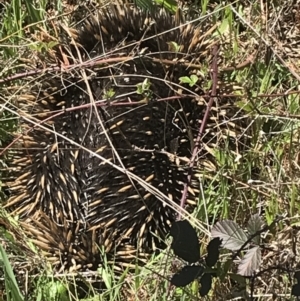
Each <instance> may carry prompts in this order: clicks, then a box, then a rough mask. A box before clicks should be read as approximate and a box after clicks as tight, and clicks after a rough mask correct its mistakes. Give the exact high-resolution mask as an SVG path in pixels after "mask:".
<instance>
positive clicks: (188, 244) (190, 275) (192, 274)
mask: <svg viewBox="0 0 300 301" xmlns="http://www.w3.org/2000/svg"><path fill="white" fill-rule="evenodd" d="M170 234H171V236H172V237H173V242H172V245H171V248H172V249H173V251H174V253H175V255H177V256H178V257H180V258H182V259H183V260H185V261H186V262H188V264H187V265H186V266H184V267H183V268H182V269H181V270H180V271H179V272H178V273H176V274H175V275H173V277H172V278H171V283H172V284H173V285H175V286H176V287H183V286H186V285H188V284H190V283H191V282H193V281H194V280H196V279H198V280H199V283H200V284H201V286H200V289H199V293H200V296H206V295H207V294H208V293H209V291H210V289H211V285H212V278H213V277H214V276H216V270H214V269H213V266H214V265H215V264H216V263H217V261H218V259H219V254H220V253H219V247H220V246H221V240H220V239H219V238H215V239H213V240H211V241H210V242H209V244H208V246H207V256H206V257H205V258H201V256H200V244H199V240H198V237H197V233H196V231H195V229H194V228H193V227H192V226H191V224H190V223H189V222H188V221H186V220H184V221H177V222H175V223H174V224H173V225H172V227H171V230H170Z"/></svg>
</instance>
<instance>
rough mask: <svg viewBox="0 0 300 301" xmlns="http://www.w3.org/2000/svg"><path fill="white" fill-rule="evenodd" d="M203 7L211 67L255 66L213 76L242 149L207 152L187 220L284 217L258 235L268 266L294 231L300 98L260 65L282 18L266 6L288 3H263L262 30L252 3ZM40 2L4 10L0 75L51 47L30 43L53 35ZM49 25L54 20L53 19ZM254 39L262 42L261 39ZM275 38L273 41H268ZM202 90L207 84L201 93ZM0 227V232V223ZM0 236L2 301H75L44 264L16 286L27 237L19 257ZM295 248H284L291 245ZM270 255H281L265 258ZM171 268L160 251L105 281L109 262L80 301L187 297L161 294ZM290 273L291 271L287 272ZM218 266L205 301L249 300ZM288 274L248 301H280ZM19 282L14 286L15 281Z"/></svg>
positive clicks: (7, 123)
mask: <svg viewBox="0 0 300 301" xmlns="http://www.w3.org/2000/svg"><path fill="white" fill-rule="evenodd" d="M209 2H210V1H202V2H201V9H202V14H204V15H206V14H208V13H210V12H211V11H212V9H215V10H216V11H217V12H216V13H215V14H214V18H215V19H216V22H218V35H219V40H220V43H222V45H223V52H222V53H220V54H219V55H220V57H222V59H223V63H222V66H220V68H225V67H235V66H238V65H239V64H240V63H243V62H245V60H247V58H249V56H251V55H252V54H253V53H254V52H255V51H256V50H258V52H257V55H256V57H255V59H254V60H253V61H252V62H251V63H249V64H248V65H247V66H246V67H244V68H242V69H238V70H233V71H230V72H224V73H221V76H222V78H223V80H224V81H226V82H227V83H234V87H235V88H234V89H233V90H232V91H230V94H233V96H232V97H234V98H235V99H236V102H238V105H239V107H240V108H241V109H243V110H244V112H245V114H249V115H250V116H251V117H252V121H253V124H252V132H251V137H250V138H249V139H250V141H251V143H250V147H249V148H247V149H246V151H245V152H244V153H242V154H240V157H239V156H237V155H236V154H232V153H231V152H230V151H229V150H228V148H226V146H225V147H224V148H222V149H215V150H214V156H215V162H216V166H215V167H214V170H213V172H209V171H203V174H204V176H203V180H201V181H200V187H199V190H200V193H199V206H198V207H197V209H196V211H195V212H194V215H193V216H194V217H195V218H197V220H198V221H200V222H201V223H203V225H204V227H205V228H206V229H209V226H210V225H212V224H213V223H214V222H216V221H217V220H220V219H231V220H234V221H236V222H237V223H238V224H240V225H244V224H245V223H246V222H247V221H248V219H249V216H250V215H251V214H254V213H257V212H260V211H261V212H262V215H263V217H264V218H265V220H266V222H267V223H268V224H271V223H272V221H273V220H274V219H275V217H276V216H277V215H285V218H284V220H283V221H282V222H281V223H280V224H279V225H278V226H277V227H276V228H275V229H273V230H272V231H270V232H269V233H268V235H267V237H266V240H267V242H268V244H269V247H270V248H269V249H271V251H270V254H271V255H270V257H271V259H268V260H266V261H264V263H263V264H264V267H268V266H270V265H275V264H276V260H277V261H278V260H279V259H278V258H280V255H282V254H284V251H285V252H292V248H293V245H292V241H293V238H295V237H294V236H295V234H293V233H292V230H294V231H295V229H297V228H294V229H292V228H291V227H296V226H299V209H300V205H299V204H300V202H299V201H300V199H299V175H300V159H299V158H300V157H299V126H300V118H299V117H300V101H299V94H297V93H295V94H290V95H283V94H284V93H286V92H289V91H295V90H298V86H299V82H298V80H297V78H295V76H294V75H293V73H292V69H289V68H286V67H285V66H283V64H282V63H281V62H280V61H279V60H278V58H277V57H276V56H275V55H271V58H270V59H266V49H267V46H268V45H266V43H265V40H266V39H267V38H268V36H269V35H274V32H271V24H272V23H271V21H270V20H273V21H274V22H275V20H276V18H275V15H276V16H277V17H278V18H283V17H282V16H281V15H280V12H278V11H276V10H275V8H277V9H279V8H280V7H282V6H284V5H286V6H287V5H288V3H289V2H291V1H277V2H278V3H275V4H273V5H274V7H273V6H272V7H270V9H273V12H274V15H273V16H271V15H270V17H269V22H270V24H269V26H266V24H265V23H264V21H263V17H265V11H262V7H261V2H260V1H254V2H253V1H244V2H246V3H248V7H247V9H248V10H245V9H243V6H242V4H240V3H237V4H236V5H235V6H234V7H235V10H233V9H232V7H231V6H230V5H229V3H228V5H225V6H222V4H219V5H217V6H215V7H213V6H211V5H210V4H209ZM46 4H47V1H21V0H19V1H16V0H15V1H11V2H9V1H7V3H5V6H4V8H3V10H2V13H1V16H0V18H1V25H0V57H1V59H0V66H1V70H0V75H1V78H4V77H7V76H10V75H14V74H16V73H20V72H24V70H25V69H26V68H27V67H28V66H31V62H33V61H34V59H35V56H34V55H33V53H34V52H37V53H43V52H44V53H47V52H48V51H49V50H50V49H51V48H52V47H53V46H54V44H55V42H53V41H50V42H49V41H43V40H40V41H37V40H35V39H34V37H33V34H35V33H37V31H38V30H39V29H38V28H43V29H44V30H45V32H48V33H49V34H50V36H55V32H54V31H53V27H51V26H50V24H51V22H49V19H47V17H48V18H49V16H47V13H46V11H45V8H46ZM64 5H65V4H64V2H60V1H57V4H56V6H55V7H54V10H55V11H56V12H57V13H58V14H59V17H58V18H59V19H60V18H62V16H61V14H63V13H64ZM276 5H277V6H276ZM277 14H278V15H277ZM52 20H53V21H56V19H55V18H53V19H52ZM250 25H251V26H250ZM269 31H270V32H269ZM258 33H259V35H258ZM260 35H261V36H263V37H265V38H264V39H261V37H260ZM279 38H280V37H279V36H276V39H278V40H279ZM282 42H284V40H283V41H282ZM12 45H14V47H12ZM276 49H280V48H279V47H278V48H276ZM298 50H299V48H298ZM276 51H278V52H280V53H279V55H280V56H281V57H283V59H284V61H285V63H286V64H287V65H288V66H290V65H291V64H294V67H290V68H295V64H296V68H297V69H296V71H298V73H299V70H300V64H299V62H297V60H295V59H294V58H293V56H291V55H290V54H289V53H287V52H285V51H284V50H276ZM24 59H28V60H29V62H26V61H24ZM297 64H298V65H297ZM220 72H222V71H221V69H220ZM25 84H26V80H23V79H22V80H17V81H14V85H15V86H14V87H11V86H9V85H1V86H0V89H1V91H0V104H1V105H4V104H5V106H7V105H8V104H9V103H10V106H11V108H12V109H13V110H16V109H15V107H14V103H13V102H12V100H13V99H15V97H16V95H17V94H18V93H19V90H21V87H24V85H25ZM209 85H210V83H207V87H205V88H208V87H209ZM267 95H269V96H267ZM0 114H1V115H0V144H1V147H5V146H6V145H7V144H8V143H9V142H10V141H11V140H12V138H13V136H12V135H11V133H14V132H16V131H17V130H18V127H17V119H16V117H15V116H14V115H13V114H11V113H9V112H8V111H5V110H3V107H1V110H0ZM2 160H3V159H1V161H0V163H2V164H1V166H5V158H4V160H3V161H2ZM2 193H3V192H2ZM1 195H2V194H1ZM1 221H6V217H4V216H1V218H0V222H1ZM0 227H1V229H2V228H3V229H4V228H5V227H4V226H3V225H2V223H0ZM291 229H292V230H291ZM8 232H9V231H8ZM8 232H5V233H6V234H5V235H4V236H3V237H1V238H0V242H1V244H2V245H3V246H2V245H1V244H0V254H1V255H0V256H1V257H0V266H1V268H2V272H1V271H0V277H1V278H2V279H3V280H4V281H3V283H4V285H3V287H1V288H0V291H1V290H4V291H5V293H4V294H5V295H4V297H1V295H0V300H1V298H2V299H3V300H14V301H18V300H24V296H25V293H26V287H34V289H32V290H31V291H30V296H29V299H28V300H78V299H79V295H78V292H77V291H76V286H75V290H74V288H71V287H72V285H70V282H71V283H72V281H70V279H69V278H67V277H64V276H62V277H54V276H53V277H50V276H49V273H48V270H47V269H46V268H45V265H44V266H43V265H41V266H40V271H39V273H38V275H37V274H36V273H33V275H28V276H26V277H27V278H26V281H28V283H29V284H28V283H27V285H24V283H18V282H17V281H16V278H17V279H18V277H19V276H17V275H15V272H16V270H18V268H17V264H18V262H20V260H19V259H20V257H19V256H22V258H21V259H22V262H27V261H28V262H30V261H31V260H32V259H33V258H34V256H37V254H36V252H35V251H36V250H34V247H33V246H31V244H30V239H29V238H28V249H29V250H30V249H31V251H32V252H29V251H28V252H25V254H24V253H22V252H20V242H19V241H18V239H16V237H14V236H13V235H12V236H10V237H8ZM198 232H199V235H200V237H201V239H202V240H203V242H207V241H208V238H207V237H206V236H205V235H201V232H200V230H199V229H198ZM1 233H4V232H1ZM295 244H296V245H295V246H294V247H295V248H299V245H298V244H297V243H295ZM8 245H9V247H7V246H8ZM276 248H279V250H281V253H280V252H279V251H278V252H276V251H274V250H275V249H276ZM20 254H21V255H20ZM227 255H228V254H223V257H222V259H223V260H224V262H226V260H227V259H228V256H227ZM26 256H27V258H26ZM272 260H273V261H272ZM291 265H292V264H291ZM14 266H15V267H16V268H15V269H14ZM178 266H181V263H180V262H179V261H178V260H177V259H175V257H174V256H173V254H172V252H171V251H169V250H166V251H165V253H163V254H161V255H159V256H158V257H153V258H152V259H151V260H149V262H148V264H147V265H146V267H143V268H138V267H137V269H136V273H128V272H127V271H126V272H125V273H124V275H122V276H121V277H120V278H118V277H116V276H115V274H114V272H113V271H112V269H111V265H110V264H108V263H107V262H106V263H105V264H104V267H103V269H102V271H100V273H101V275H102V278H103V281H104V282H105V284H106V286H107V288H108V289H107V290H105V291H104V292H101V293H100V294H99V295H98V296H97V298H94V299H93V298H88V299H87V300H127V299H129V297H131V298H132V299H130V300H161V301H164V300H180V301H183V300H196V298H197V297H196V296H197V284H195V283H193V285H190V286H189V287H187V288H184V289H174V288H173V287H170V284H169V281H168V279H169V278H170V277H171V275H172V273H174V271H176V268H178ZM295 266H296V264H294V265H292V267H291V268H295ZM222 269H223V273H224V277H223V278H224V279H222V281H221V280H220V279H218V280H216V281H215V282H214V286H213V290H212V292H211V298H212V300H233V299H232V298H233V297H234V296H233V292H234V294H236V296H243V295H244V294H246V290H245V289H244V286H245V285H247V289H248V293H249V281H248V280H245V279H241V278H239V277H238V276H237V275H236V274H235V272H236V271H235V270H234V268H233V264H232V263H230V265H229V267H228V273H227V272H226V267H225V266H224V265H222ZM45 275H46V276H45ZM231 276H232V277H231ZM230 277H231V278H234V277H236V278H237V280H236V283H233V281H230V280H229V279H230ZM291 277H292V275H288V273H285V274H284V273H283V274H282V275H281V274H280V273H276V272H274V273H273V274H268V275H267V276H265V278H263V277H262V279H261V280H260V281H257V282H256V283H255V291H254V295H255V296H257V297H258V299H257V300H271V294H272V291H273V290H275V291H276V293H280V294H282V295H284V298H286V299H284V300H289V294H290V289H291V285H292V284H291ZM21 279H23V281H24V278H21ZM73 281H74V280H73ZM280 283H282V284H280ZM260 297H261V298H260ZM222 298H223V299H222ZM197 300H199V299H197ZM203 300H204V299H203Z"/></svg>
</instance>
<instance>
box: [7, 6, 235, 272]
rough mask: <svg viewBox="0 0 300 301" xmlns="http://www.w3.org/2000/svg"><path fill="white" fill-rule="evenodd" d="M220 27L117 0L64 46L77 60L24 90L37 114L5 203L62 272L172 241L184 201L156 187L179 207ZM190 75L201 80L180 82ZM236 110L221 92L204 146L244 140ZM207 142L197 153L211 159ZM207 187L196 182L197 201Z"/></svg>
mask: <svg viewBox="0 0 300 301" xmlns="http://www.w3.org/2000/svg"><path fill="white" fill-rule="evenodd" d="M211 26H212V24H211V23H210V22H209V21H206V22H205V24H204V23H202V24H196V25H195V24H193V23H189V24H181V23H180V22H177V18H176V17H175V16H172V15H171V14H169V13H167V12H165V11H164V10H162V9H156V10H154V11H153V12H152V13H151V14H149V13H147V12H145V11H143V10H141V9H139V8H136V7H133V6H129V5H118V4H115V5H110V6H109V7H108V8H107V9H102V10H101V11H99V12H98V14H97V15H95V16H93V17H90V18H89V19H88V20H87V21H86V22H85V23H84V24H82V25H81V26H80V28H77V29H72V30H71V29H70V30H67V34H65V37H64V39H62V41H63V42H62V43H64V44H63V45H60V46H63V47H60V48H59V49H56V50H57V60H60V61H64V62H66V61H68V62H69V63H70V64H72V66H74V68H70V69H69V71H68V72H60V73H59V72H57V73H56V74H45V75H44V76H43V77H42V80H41V81H40V87H39V88H36V89H35V91H36V92H32V93H31V95H22V97H20V100H19V107H20V108H21V109H22V110H23V111H25V113H26V116H27V117H28V116H29V115H28V113H31V116H32V119H31V121H30V120H29V119H28V118H27V119H26V120H25V121H24V119H23V120H21V127H22V131H23V133H24V136H23V137H22V139H20V140H19V141H20V142H19V145H18V148H16V150H15V151H13V155H14V159H13V160H12V162H11V163H10V177H11V182H10V183H8V184H9V188H10V193H11V196H10V198H9V200H8V201H7V203H6V205H5V207H6V208H7V209H8V210H9V211H10V212H12V213H13V214H17V215H19V216H20V218H21V221H22V224H23V225H24V228H26V230H27V231H28V232H29V233H30V234H31V236H32V238H33V239H34V241H35V242H36V244H37V245H38V246H39V247H40V248H41V249H43V250H44V251H45V252H46V254H47V256H48V257H49V259H51V260H52V261H53V263H54V264H55V266H56V268H57V269H68V270H69V269H72V270H74V269H75V270H80V269H95V268H96V266H97V265H98V264H101V260H100V253H99V254H98V252H99V248H100V247H101V246H104V247H105V248H104V249H105V251H106V252H107V253H110V252H111V253H114V254H115V255H116V256H117V255H118V256H119V258H120V262H122V259H123V261H124V262H125V261H128V260H132V259H133V258H134V257H135V256H136V255H137V254H138V253H151V252H153V251H154V250H155V249H156V248H161V247H163V246H164V243H163V241H164V238H165V236H166V234H167V233H168V231H169V229H170V225H171V223H172V222H173V221H174V220H175V218H176V214H177V213H176V209H175V208H174V206H173V208H172V202H171V203H169V205H170V206H168V205H167V204H166V202H165V201H163V202H162V200H161V199H160V197H159V196H157V195H156V193H154V192H153V190H151V189H149V187H153V188H154V189H156V191H159V192H161V193H162V194H163V195H165V196H166V197H168V198H169V200H171V201H173V202H174V203H175V204H179V202H180V199H181V194H182V190H183V185H184V183H185V181H186V177H187V165H188V164H187V162H188V159H189V158H190V156H191V152H192V149H193V145H194V141H195V138H196V136H197V133H198V130H199V125H200V123H201V121H202V119H203V115H204V113H205V110H206V106H207V104H206V101H207V99H205V98H203V97H199V95H200V94H203V90H202V89H201V85H202V84H203V81H204V79H203V78H201V75H200V72H199V70H200V66H206V67H207V66H208V67H209V62H210V55H209V53H210V50H211V49H210V45H211V44H212V43H213V39H211V38H210V37H211V34H210V35H207V34H206V33H207V32H209V31H210V30H211ZM68 43H69V45H68ZM75 66H77V67H76V68H75ZM197 66H198V67H197ZM62 69H63V68H62ZM191 75H195V76H196V78H197V79H198V80H197V81H196V82H195V83H194V84H192V85H188V84H182V81H181V79H180V78H182V77H190V76H191ZM194 78H195V77H194ZM37 91H38V92H37ZM25 108H26V109H25ZM238 111H239V109H238V108H236V107H235V106H234V102H233V101H231V100H230V98H224V99H223V98H220V99H219V100H218V103H215V104H214V107H213V109H212V112H211V115H210V116H211V118H210V120H209V122H208V126H207V129H208V130H207V131H206V132H205V135H204V136H203V139H202V140H203V142H204V143H206V144H207V145H209V146H211V147H215V146H216V145H222V141H223V143H224V144H225V141H227V140H228V141H230V143H232V144H233V145H234V148H235V147H236V144H235V138H234V136H235V135H237V134H236V132H235V131H236V124H235V123H234V122H233V121H231V117H232V116H234V115H235V114H238ZM24 116H25V114H24ZM236 120H238V119H236ZM33 122H34V124H35V126H33ZM74 143H75V144H74ZM20 146H21V147H22V149H21V150H19V149H20ZM206 149H207V148H204V147H203V148H202V151H201V153H199V158H200V159H203V158H206V159H207V158H209V156H211V155H210V154H209V153H208V152H207V150H206ZM87 150H90V151H92V152H88V151H87ZM102 158H104V159H105V160H104V161H103V160H102ZM132 175H135V176H134V177H133V176H132ZM146 184H147V185H146ZM198 185H199V184H198V183H197V181H193V187H191V188H190V189H189V197H188V198H189V200H190V201H191V203H193V204H194V205H196V203H197V196H198V195H197V192H196V191H197V186H198ZM97 254H98V255H97ZM97 256H98V257H97ZM98 258H99V260H98Z"/></svg>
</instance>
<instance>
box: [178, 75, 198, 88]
mask: <svg viewBox="0 0 300 301" xmlns="http://www.w3.org/2000/svg"><path fill="white" fill-rule="evenodd" d="M198 79H199V78H198V76H197V75H195V74H192V75H191V76H190V77H188V76H182V77H180V78H179V80H180V83H181V84H189V86H190V87H193V86H195V85H196V83H197V82H198Z"/></svg>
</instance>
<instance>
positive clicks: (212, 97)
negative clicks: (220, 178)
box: [177, 45, 218, 220]
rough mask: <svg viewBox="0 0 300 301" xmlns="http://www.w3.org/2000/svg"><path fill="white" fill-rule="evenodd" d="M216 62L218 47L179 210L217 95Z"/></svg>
mask: <svg viewBox="0 0 300 301" xmlns="http://www.w3.org/2000/svg"><path fill="white" fill-rule="evenodd" d="M217 60H218V46H217V45H215V46H214V48H213V61H212V68H211V71H212V72H211V78H212V90H211V94H210V97H209V102H208V104H207V108H206V110H205V114H204V117H203V120H202V122H201V125H200V127H199V131H198V135H197V138H196V142H195V146H194V149H193V153H192V157H191V160H190V163H189V168H188V175H187V181H186V183H185V184H184V187H183V192H182V197H181V200H180V208H184V205H185V202H186V198H187V191H188V187H189V185H190V184H191V179H192V171H193V167H194V164H195V161H196V157H197V155H198V151H199V148H200V144H201V138H202V136H203V133H204V129H205V126H206V123H207V120H208V116H209V113H210V110H211V107H212V105H213V102H214V100H215V97H216V95H217V83H218V63H217ZM181 215H182V212H181V211H179V213H178V217H177V219H178V220H180V219H181Z"/></svg>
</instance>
